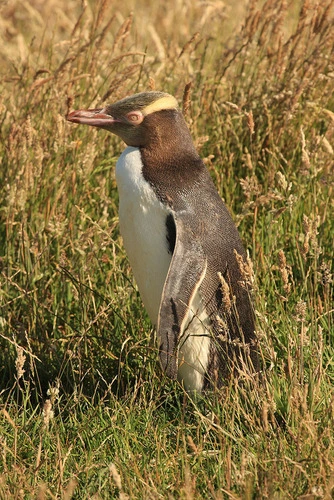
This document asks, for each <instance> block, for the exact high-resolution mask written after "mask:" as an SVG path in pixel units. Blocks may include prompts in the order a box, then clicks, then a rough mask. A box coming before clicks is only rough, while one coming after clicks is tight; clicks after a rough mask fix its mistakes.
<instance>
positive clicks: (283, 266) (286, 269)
mask: <svg viewBox="0 0 334 500" xmlns="http://www.w3.org/2000/svg"><path fill="white" fill-rule="evenodd" d="M278 262H279V270H280V273H281V277H282V281H283V289H284V292H285V294H286V295H289V293H290V291H291V283H290V281H289V276H290V275H291V266H288V264H287V262H286V257H285V253H284V250H280V251H279V252H278Z"/></svg>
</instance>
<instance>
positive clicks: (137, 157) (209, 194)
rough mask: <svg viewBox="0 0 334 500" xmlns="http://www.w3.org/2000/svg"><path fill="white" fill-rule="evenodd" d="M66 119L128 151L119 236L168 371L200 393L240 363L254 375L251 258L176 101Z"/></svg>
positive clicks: (128, 102)
mask: <svg viewBox="0 0 334 500" xmlns="http://www.w3.org/2000/svg"><path fill="white" fill-rule="evenodd" d="M67 119H68V120H69V121H71V122H74V123H81V124H86V125H92V126H94V127H99V128H104V129H106V130H108V131H109V132H112V133H113V134H116V135H118V136H119V137H121V138H122V139H123V141H124V142H125V143H126V144H127V148H126V149H125V150H124V151H123V153H122V154H121V156H120V158H119V159H118V161H117V164H116V182H117V186H118V190H119V220H120V229H121V234H122V237H123V241H124V246H125V249H126V251H127V254H128V257H129V261H130V264H131V266H132V270H133V273H134V276H135V279H136V282H137V284H138V288H139V291H140V294H141V297H142V300H143V302H144V305H145V307H146V309H147V312H148V314H149V316H150V319H151V321H152V323H153V324H154V325H155V327H156V331H157V338H158V342H159V352H160V360H161V364H162V367H163V369H164V370H165V372H166V374H167V375H168V376H169V377H171V378H173V379H176V378H177V379H178V380H179V381H181V382H182V383H183V384H184V387H185V388H186V390H188V391H198V392H200V391H202V390H203V389H205V388H207V387H210V386H212V385H218V386H220V385H221V384H222V382H223V380H224V378H225V377H226V376H227V375H228V374H229V373H230V372H231V370H234V368H235V367H236V366H237V367H239V368H240V367H241V369H243V368H244V367H245V366H246V365H247V366H248V367H249V366H250V367H251V369H252V367H253V369H255V370H256V369H257V349H256V337H255V332H254V317H253V310H252V306H251V302H250V299H249V289H248V288H247V285H245V277H244V276H243V275H242V272H241V269H240V267H242V266H240V256H242V258H245V252H244V249H243V246H242V243H241V241H240V237H239V234H238V231H237V228H236V226H235V224H234V222H233V220H232V218H231V216H230V214H229V212H228V210H227V208H226V207H225V205H224V203H223V202H222V200H221V198H220V197H219V195H218V193H217V190H216V188H215V186H214V184H213V181H212V179H211V177H210V174H209V172H208V170H207V169H206V167H205V165H204V163H203V161H202V160H201V158H200V157H199V155H198V154H197V152H196V150H195V147H194V144H193V141H192V138H191V135H190V132H189V130H188V127H187V125H186V122H185V120H184V118H183V115H182V113H181V111H180V109H179V107H178V104H177V101H176V99H175V98H174V97H173V96H171V95H169V94H166V93H163V92H142V93H139V94H135V95H132V96H130V97H126V98H124V99H122V100H120V101H118V102H116V103H115V104H111V105H107V106H105V107H104V108H101V109H87V110H78V111H72V112H71V113H70V114H69V115H68V116H67ZM238 260H239V262H238Z"/></svg>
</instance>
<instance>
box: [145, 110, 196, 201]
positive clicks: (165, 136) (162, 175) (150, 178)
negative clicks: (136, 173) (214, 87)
mask: <svg viewBox="0 0 334 500" xmlns="http://www.w3.org/2000/svg"><path fill="white" fill-rule="evenodd" d="M146 123H147V126H148V127H149V130H150V133H149V134H147V137H148V139H147V141H146V143H145V144H144V145H143V146H141V147H140V153H141V158H142V163H143V169H142V173H143V176H144V179H145V180H146V181H147V182H149V183H150V185H151V186H152V188H153V189H154V191H155V193H156V195H157V196H158V198H159V199H160V201H162V202H163V203H167V205H169V207H170V208H173V207H175V200H176V198H177V197H178V196H177V194H178V193H180V192H183V193H184V192H186V191H189V190H190V189H191V186H193V185H194V183H196V179H198V178H199V176H200V175H201V174H202V173H203V170H205V167H204V164H203V162H202V160H201V158H200V157H199V155H198V153H197V152H196V149H195V146H194V144H193V141H192V138H191V135H190V132H189V130H188V127H187V124H186V122H185V120H184V118H183V116H182V114H181V112H180V111H178V110H165V111H159V112H158V113H152V115H148V116H147V117H146Z"/></svg>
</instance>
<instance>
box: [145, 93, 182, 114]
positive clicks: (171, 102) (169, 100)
mask: <svg viewBox="0 0 334 500" xmlns="http://www.w3.org/2000/svg"><path fill="white" fill-rule="evenodd" d="M177 108H178V103H177V100H176V99H175V97H173V96H172V95H167V96H164V97H161V99H158V100H157V101H154V102H152V104H148V106H146V107H145V108H144V109H143V110H142V113H143V115H144V116H147V115H149V114H151V113H154V112H155V111H161V110H162V109H177Z"/></svg>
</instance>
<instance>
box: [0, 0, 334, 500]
mask: <svg viewBox="0 0 334 500" xmlns="http://www.w3.org/2000/svg"><path fill="white" fill-rule="evenodd" d="M0 12H1V17H0V33H1V38H2V42H3V43H2V44H1V47H2V48H1V49H0V63H1V68H2V69H1V79H0V86H1V93H0V116H1V117H0V124H1V125H0V126H1V136H0V150H1V160H0V161H1V165H0V185H1V187H2V198H1V208H0V241H1V244H0V346H1V349H0V366H1V370H0V381H1V386H0V397H1V411H2V413H1V417H0V418H1V419H0V441H1V446H2V455H1V459H0V496H1V495H2V496H6V497H11V496H13V498H19V497H20V496H19V495H21V496H22V495H26V496H27V497H29V496H30V497H33V496H36V495H39V498H57V497H64V498H71V497H72V496H73V495H77V496H78V498H79V497H80V498H81V497H82V498H85V497H86V498H87V497H88V498H92V497H93V496H94V495H96V497H101V498H112V497H113V496H114V497H116V496H119V497H122V495H123V498H125V497H126V495H128V496H130V498H148V497H149V498H151V497H152V498H158V497H161V496H162V497H168V495H169V496H170V497H176V498H178V497H180V498H206V497H207V498H208V497H212V498H300V499H304V500H306V499H311V498H312V499H316V498H325V499H329V498H331V496H332V491H333V485H334V483H333V477H334V466H333V464H334V454H333V449H334V440H333V418H334V414H333V401H334V399H333V381H334V366H333V352H334V351H333V349H334V340H333V338H334V334H333V268H332V265H333V264H332V263H333V215H332V214H333V142H334V140H333V139H334V123H333V122H334V110H333V105H334V102H333V90H334V85H333V81H334V67H333V42H334V35H333V33H334V30H333V8H332V4H331V2H330V1H329V0H323V1H320V2H315V1H313V0H303V1H300V2H293V3H288V2H286V1H283V0H282V1H279V2H276V1H274V0H268V1H266V2H258V1H255V0H250V1H249V2H246V1H245V2H243V3H242V2H240V3H239V4H238V6H233V3H232V2H231V5H230V4H229V3H228V2H221V1H216V2H206V3H204V2H199V1H195V0H188V1H186V0H184V1H181V0H179V1H175V2H173V5H172V6H171V5H169V4H159V3H158V2H141V1H140V2H131V1H130V0H126V1H125V2H123V3H118V4H117V5H115V3H112V2H108V1H106V0H104V1H101V2H98V3H96V4H93V3H88V2H78V1H74V0H72V1H68V2H59V1H57V2H56V1H52V0H49V1H47V2H38V1H37V0H36V1H30V2H24V1H20V2H19V1H16V0H12V1H9V2H7V3H4V4H2V5H1V11H0ZM153 88H155V89H159V90H164V91H167V92H171V93H173V94H175V95H176V96H177V98H178V99H179V102H180V103H183V107H184V112H185V115H186V119H187V122H188V124H189V127H190V129H191V132H192V135H193V137H194V140H195V143H196V146H197V148H198V150H199V151H200V153H201V155H202V157H203V158H204V161H205V162H206V165H207V167H208V168H209V170H210V172H211V174H212V176H213V178H214V181H215V183H216V185H217V188H218V190H219V192H220V194H221V196H222V197H223V198H224V199H225V201H226V202H227V204H228V206H229V207H231V209H232V211H233V213H234V217H235V220H236V221H237V223H238V225H239V229H240V232H241V234H242V237H243V240H244V241H245V244H246V245H247V248H248V250H249V253H250V256H251V257H252V260H253V263H254V270H255V278H256V281H255V308H256V314H257V320H258V334H259V338H260V344H261V352H262V357H263V364H264V373H263V384H262V385H261V386H259V387H258V386H255V387H254V382H252V381H248V380H246V381H245V385H244V387H241V388H240V387H239V388H238V387H235V386H234V384H233V381H232V382H231V383H230V384H229V385H228V386H227V387H226V388H224V390H223V391H222V393H219V394H215V395H212V398H211V400H210V401H206V402H201V401H193V400H190V399H189V398H187V397H186V396H183V395H182V391H181V390H180V388H177V387H176V386H175V384H172V383H170V382H168V381H167V380H161V379H162V378H163V376H162V374H161V372H160V371H159V366H158V363H157V353H156V349H155V346H154V343H152V342H151V340H150V338H151V327H150V324H149V322H148V320H147V317H146V314H145V312H144V311H143V308H142V304H141V301H140V297H139V296H138V293H137V290H136V288H135V284H134V282H133V278H132V275H131V270H130V269H129V266H128V264H127V261H126V256H125V254H124V251H123V249H122V241H121V238H120V235H119V232H118V213H117V203H118V200H117V190H116V185H115V178H114V165H115V162H116V160H117V157H118V156H119V153H120V151H121V150H122V148H123V145H122V144H121V143H120V141H119V140H118V139H116V138H114V137H113V136H111V135H108V134H107V133H105V132H103V131H100V132H98V131H96V130H88V129H87V130H85V129H84V128H82V129H81V128H76V127H71V126H70V125H69V124H68V123H67V122H66V120H65V116H66V114H67V112H68V110H69V109H71V108H72V107H76V108H79V107H88V106H98V105H99V104H101V103H102V102H104V101H107V102H112V101H114V100H117V99H118V98H120V97H123V96H125V95H128V94H131V93H133V92H137V91H140V90H146V89H153ZM57 391H58V392H57ZM41 430H42V432H41ZM55 443H56V445H55ZM111 462H112V464H111ZM110 464H111V465H110ZM134 464H135V465H134ZM117 474H119V475H120V476H119V477H118V476H117ZM20 492H21V493H20ZM22 492H23V493H22ZM85 495H86V496H85Z"/></svg>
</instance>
